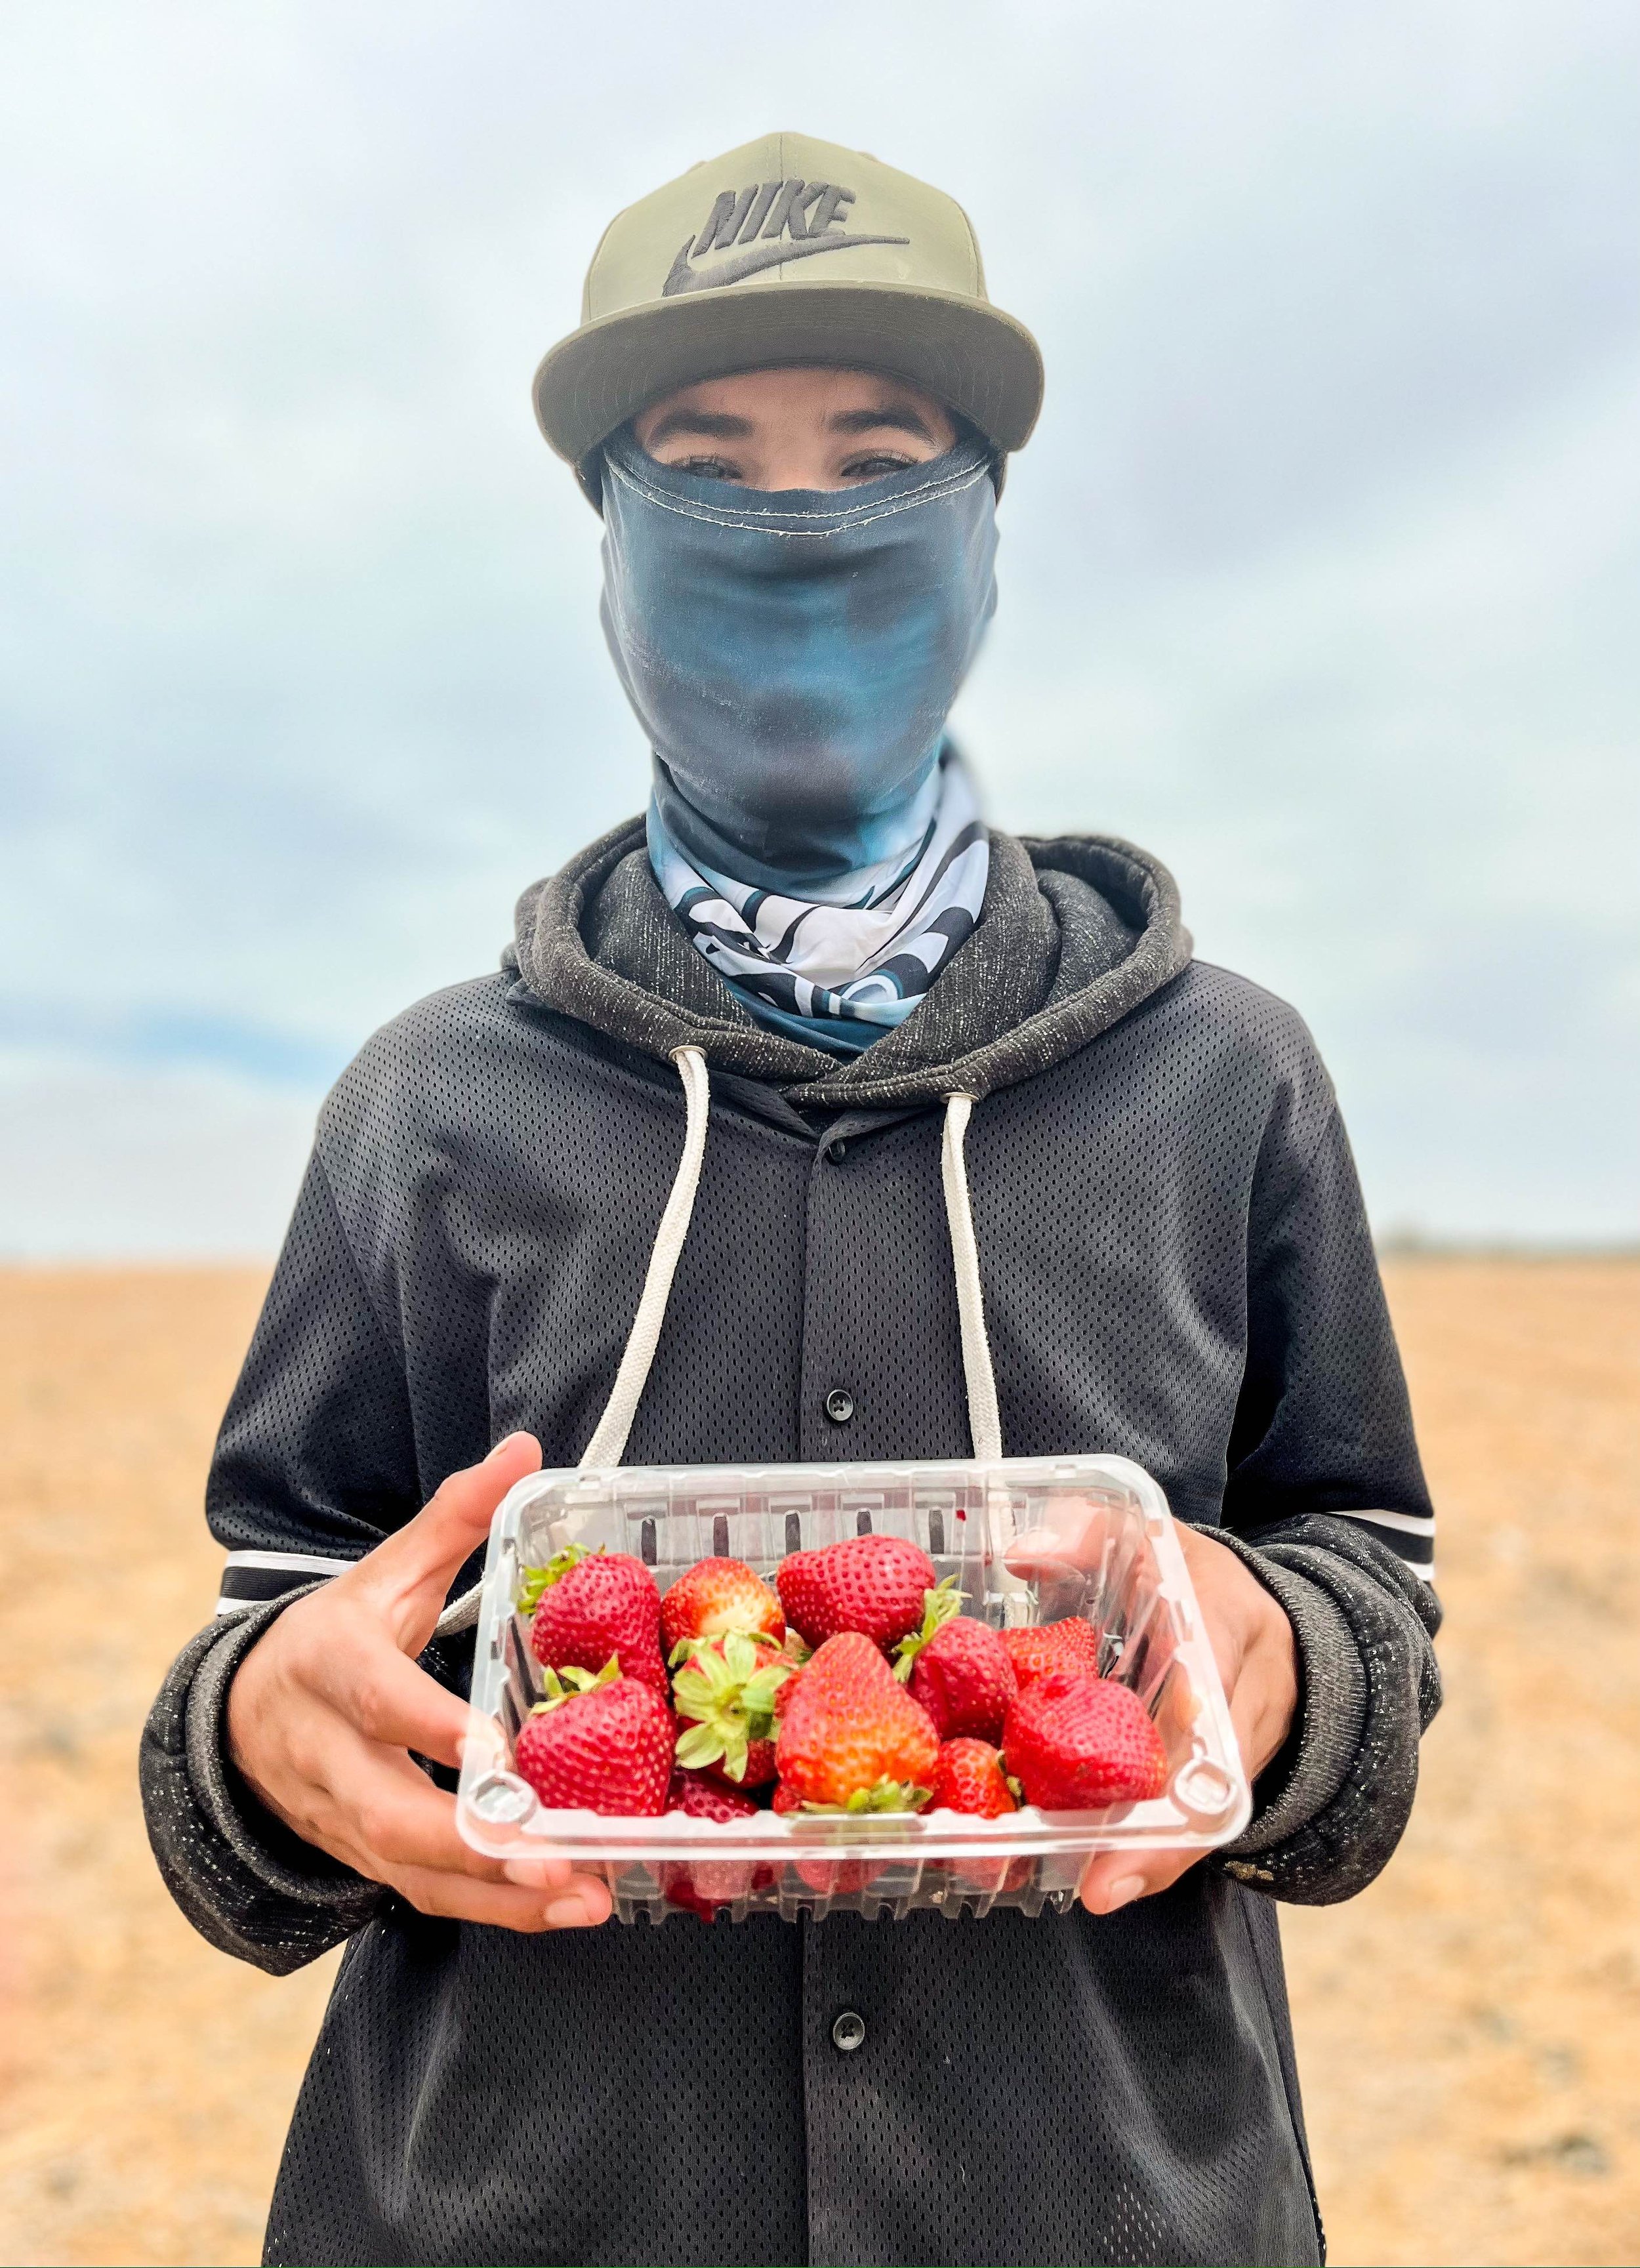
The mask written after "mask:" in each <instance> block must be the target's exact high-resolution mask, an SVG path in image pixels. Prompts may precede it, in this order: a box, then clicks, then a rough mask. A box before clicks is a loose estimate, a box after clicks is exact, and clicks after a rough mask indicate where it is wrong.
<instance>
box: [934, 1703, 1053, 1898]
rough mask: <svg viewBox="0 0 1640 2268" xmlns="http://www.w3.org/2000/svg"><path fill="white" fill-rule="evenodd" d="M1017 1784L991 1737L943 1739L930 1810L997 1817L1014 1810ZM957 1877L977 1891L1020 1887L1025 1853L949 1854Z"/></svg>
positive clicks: (1026, 1871) (1026, 1870)
mask: <svg viewBox="0 0 1640 2268" xmlns="http://www.w3.org/2000/svg"><path fill="white" fill-rule="evenodd" d="M1018 1797H1019V1782H1018V1781H1017V1780H1015V1781H1012V1782H1010V1780H1009V1778H1008V1776H1007V1774H1006V1773H1005V1772H1004V1770H1003V1760H1002V1757H1001V1756H1000V1754H999V1753H998V1751H997V1749H994V1748H993V1747H992V1746H991V1744H990V1742H989V1741H969V1740H956V1741H946V1742H944V1743H943V1744H942V1745H941V1748H940V1751H939V1763H938V1765H937V1766H936V1767H935V1771H934V1793H933V1795H932V1797H931V1798H930V1801H929V1809H930V1811H964V1812H967V1814H968V1815H969V1816H970V1817H972V1818H977V1819H1000V1818H1002V1817H1003V1816H1004V1814H1005V1813H1007V1812H1010V1811H1018V1809H1019V1800H1018ZM947 1864H948V1865H949V1867H950V1868H951V1871H952V1874H954V1875H955V1876H956V1878H957V1880H958V1881H960V1882H962V1883H964V1884H966V1885H967V1887H968V1888H969V1889H975V1890H989V1892H990V1894H991V1895H992V1896H993V1897H994V1896H996V1895H997V1892H998V1891H1001V1890H1017V1889H1023V1888H1024V1886H1025V1884H1026V1882H1028V1881H1030V1879H1031V1866H1032V1861H1031V1860H1030V1859H1028V1858H1025V1857H1018V1858H1012V1859H1010V1858H1007V1857H999V1858H996V1859H950V1860H948V1861H947Z"/></svg>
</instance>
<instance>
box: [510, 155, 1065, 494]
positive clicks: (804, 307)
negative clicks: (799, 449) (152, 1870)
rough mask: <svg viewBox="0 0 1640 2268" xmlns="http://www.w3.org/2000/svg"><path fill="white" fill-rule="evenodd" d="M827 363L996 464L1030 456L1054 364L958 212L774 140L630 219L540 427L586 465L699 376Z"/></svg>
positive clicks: (701, 174) (588, 291) (552, 358)
mask: <svg viewBox="0 0 1640 2268" xmlns="http://www.w3.org/2000/svg"><path fill="white" fill-rule="evenodd" d="M797 363H816V364H824V365H832V366H834V367H842V368H860V369H864V370H880V371H887V372H891V373H892V374H893V375H894V377H896V378H904V379H909V380H911V382H912V383H913V384H914V385H916V386H920V387H923V388H925V389H926V391H927V392H928V393H930V394H934V395H936V396H937V397H938V400H940V401H944V402H945V404H946V405H947V407H948V408H950V409H954V410H956V411H957V412H958V413H959V414H960V416H964V417H966V418H967V419H968V420H969V421H970V423H973V424H974V425H976V426H977V427H978V428H979V430H980V431H981V432H982V433H983V434H984V435H985V437H986V438H987V439H988V440H989V441H990V442H992V443H993V444H994V445H995V446H996V447H997V448H998V449H999V450H1004V451H1005V450H1010V449H1018V448H1021V447H1023V446H1024V444H1025V443H1026V440H1027V439H1028V438H1029V437H1030V432H1031V428H1032V427H1033V425H1034V424H1035V423H1036V414H1037V411H1038V410H1039V409H1040V408H1041V401H1042V357H1041V353H1040V352H1039V350H1038V348H1037V344H1036V341H1035V340H1034V339H1033V337H1032V336H1031V334H1030V332H1029V331H1027V330H1026V328H1025V326H1024V324H1023V323H1019V322H1016V321H1015V320H1014V318H1013V317H1012V316H1011V315H1004V313H1003V312H1002V310H1001V309H1000V308H999V307H993V306H992V305H991V303H990V301H989V298H987V297H986V292H985V270H984V269H983V267H982V264H981V261H980V247H979V245H978V244H977V242H976V241H975V239H974V231H973V228H972V227H971V225H969V221H968V217H967V214H966V213H965V212H964V211H963V210H962V208H961V206H960V204H958V203H956V201H955V199H954V198H952V197H948V196H946V195H944V194H943V192H941V191H940V190H938V189H932V188H929V186H928V184H927V183H926V182H925V181H918V180H913V179H912V177H911V175H910V174H909V173H896V172H895V171H894V167H893V166H885V165H881V164H879V161H878V159H876V158H868V157H866V156H865V155H864V152H863V151H858V150H842V149H839V148H838V147H837V145H836V144H835V143H831V142H816V141H814V140H813V139H812V138H811V137H810V136H808V135H806V134H766V135H764V136H762V138H761V140H759V141H756V142H747V143H745V144H742V146H741V147H740V148H739V149H738V150H731V151H727V152H726V154H725V155H724V156H723V157H721V158H709V159H708V160H707V162H706V163H705V164H704V165H702V166H693V167H691V169H690V170H689V172H688V173H684V174H681V175H680V177H679V179H678V180H675V181H668V182H667V184H666V188H661V189H656V190H655V191H653V193H652V194H651V195H649V196H647V197H642V198H640V199H639V201H638V203H636V204H634V205H629V206H628V207H627V209H626V210H625V211H624V212H621V213H617V214H616V216H615V217H614V220H612V221H611V222H610V224H609V226H608V227H607V229H606V230H605V231H604V235H603V240H602V242H601V243H600V244H599V247H598V249H597V251H596V252H595V253H594V254H592V266H591V267H590V268H589V269H587V271H586V288H585V291H584V292H583V293H582V298H581V320H580V325H579V328H577V329H576V330H573V331H571V332H570V335H569V336H568V338H564V339H561V340H560V341H559V342H558V344H557V345H556V346H555V347H554V348H553V349H552V350H551V352H550V353H549V354H548V356H547V357H546V359H545V361H544V362H543V363H542V364H541V368H540V369H539V370H538V371H537V372H536V373H535V386H534V394H535V415H536V416H537V418H538V419H539V420H540V423H541V431H542V432H543V433H544V434H545V435H546V436H547V438H548V441H549V442H550V443H551V445H552V446H553V447H554V448H555V450H556V451H557V453H558V454H559V455H560V456H561V457H564V458H567V459H568V460H569V461H570V463H571V464H572V465H576V466H577V467H579V466H581V465H582V464H583V463H584V460H585V458H586V457H587V455H588V453H589V452H590V451H592V450H593V449H595V448H596V447H597V446H598V445H599V442H600V441H603V440H605V439H607V438H608V436H609V435H610V434H611V433H613V432H614V430H615V428H616V427H617V426H619V425H623V424H625V423H626V421H627V419H628V418H629V417H630V416H634V415H635V414H636V411H638V410H639V409H643V406H644V404H645V403H646V402H650V401H654V400H655V399H656V397H657V396H658V395H659V394H670V393H671V392H672V391H673V388H674V387H680V386H688V385H691V384H693V383H694V381H695V379H702V378H723V377H725V376H727V375H728V374H729V372H732V371H738V370H758V369H762V368H764V367H766V366H768V365H771V364H786V365H791V364H797Z"/></svg>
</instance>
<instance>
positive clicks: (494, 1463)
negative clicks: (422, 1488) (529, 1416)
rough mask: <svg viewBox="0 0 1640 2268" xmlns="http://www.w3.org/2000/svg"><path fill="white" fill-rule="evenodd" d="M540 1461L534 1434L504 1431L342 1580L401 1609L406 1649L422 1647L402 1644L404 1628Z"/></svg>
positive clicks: (440, 1596) (437, 1594) (444, 1585)
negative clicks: (504, 1434)
mask: <svg viewBox="0 0 1640 2268" xmlns="http://www.w3.org/2000/svg"><path fill="white" fill-rule="evenodd" d="M540 1469H541V1443H540V1442H539V1441H538V1440H536V1439H535V1437H534V1435H533V1433H509V1434H508V1435H507V1437H506V1439H505V1440H503V1441H497V1442H496V1446H495V1447H494V1448H493V1449H492V1450H491V1451H490V1453H489V1455H488V1456H487V1457H486V1458H485V1460H484V1462H483V1463H482V1465H468V1466H467V1467H465V1468H464V1469H462V1470H461V1471H460V1472H457V1473H452V1474H451V1475H450V1476H449V1477H448V1479H447V1480H445V1483H444V1484H443V1485H442V1486H441V1487H440V1488H439V1489H438V1491H437V1492H436V1493H435V1494H434V1495H433V1496H432V1497H431V1498H430V1499H429V1500H428V1502H427V1503H426V1504H425V1505H424V1506H423V1507H422V1509H421V1511H420V1512H418V1513H416V1517H415V1519H414V1520H409V1521H406V1522H405V1524H404V1526H403V1527H402V1528H400V1529H399V1531H398V1533H397V1534H396V1535H390V1536H388V1537H387V1538H386V1541H385V1542H384V1543H379V1544H378V1545H377V1546H376V1549H375V1550H373V1551H371V1552H370V1553H368V1554H367V1555H366V1556H365V1557H364V1558H363V1559H361V1560H360V1562H359V1564H358V1566H357V1570H356V1571H354V1572H353V1573H352V1575H351V1576H349V1577H344V1578H343V1579H342V1580H344V1581H348V1582H349V1583H350V1585H351V1587H353V1588H354V1589H355V1590H362V1591H367V1592H370V1593H372V1594H375V1595H376V1596H378V1597H379V1599H380V1600H381V1601H382V1602H383V1603H384V1604H386V1606H387V1607H388V1608H389V1610H390V1611H391V1610H392V1609H394V1608H397V1609H399V1610H400V1614H401V1616H403V1617H404V1619H405V1629H406V1637H405V1638H404V1640H403V1642H404V1643H405V1644H406V1646H407V1649H408V1650H409V1651H413V1652H416V1653H419V1652H420V1651H421V1647H420V1646H415V1647H409V1646H408V1635H409V1632H410V1630H411V1626H412V1625H413V1624H416V1623H417V1622H418V1621H419V1619H420V1614H421V1613H422V1612H424V1611H425V1609H426V1608H427V1606H428V1605H429V1604H430V1603H431V1602H433V1601H435V1600H436V1602H437V1605H438V1606H440V1607H441V1606H442V1605H443V1603H444V1595H445V1592H446V1591H447V1590H448V1589H449V1587H450V1584H451V1582H452V1579H453V1578H454V1576H455V1574H456V1572H457V1571H458V1570H459V1569H460V1566H461V1565H462V1562H463V1561H464V1560H467V1559H469V1558H471V1557H472V1555H473V1553H474V1551H476V1550H478V1549H479V1547H480V1545H481V1544H482V1543H483V1542H484V1540H485V1538H486V1536H487V1535H489V1523H490V1521H491V1520H492V1519H493V1518H494V1516H495V1511H496V1506H497V1505H498V1504H499V1503H500V1502H501V1499H502V1498H503V1497H504V1496H505V1494H506V1493H507V1491H508V1490H509V1489H510V1488H511V1487H512V1486H513V1485H514V1484H515V1483H516V1482H518V1481H521V1480H522V1479H523V1478H524V1476H525V1475H526V1473H533V1472H539V1470H540ZM407 1610H408V1611H407ZM425 1643H426V1639H425V1638H423V1640H422V1644H423V1645H424V1644H425Z"/></svg>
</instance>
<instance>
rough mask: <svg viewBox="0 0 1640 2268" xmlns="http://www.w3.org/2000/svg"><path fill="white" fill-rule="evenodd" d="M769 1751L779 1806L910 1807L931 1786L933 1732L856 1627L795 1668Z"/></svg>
mask: <svg viewBox="0 0 1640 2268" xmlns="http://www.w3.org/2000/svg"><path fill="white" fill-rule="evenodd" d="M863 1540H869V1539H863ZM938 1756H939V1735H938V1734H937V1733H936V1732H935V1730H934V1727H933V1726H932V1724H931V1723H930V1720H929V1716H928V1712H927V1711H926V1710H925V1709H923V1708H922V1707H920V1706H919V1705H918V1704H917V1703H916V1702H915V1701H914V1700H913V1699H912V1698H911V1697H910V1695H909V1694H908V1692H907V1691H906V1690H904V1688H903V1687H902V1686H901V1685H899V1684H897V1683H895V1680H894V1672H893V1670H891V1669H890V1668H889V1667H888V1664H887V1663H886V1661H884V1659H883V1657H882V1655H881V1654H880V1653H879V1652H878V1650H877V1648H876V1646H873V1645H872V1643H871V1639H870V1638H867V1637H866V1636H865V1634H864V1631H842V1632H840V1633H839V1635H838V1636H837V1637H835V1638H827V1640H826V1642H825V1644H824V1645H823V1646H820V1647H819V1649H818V1650H817V1651H816V1653H815V1655H814V1659H813V1661H811V1662H810V1663H809V1665H808V1667H807V1668H806V1669H805V1671H804V1672H803V1676H802V1680H801V1682H800V1683H799V1685H798V1690H797V1692H796V1693H795V1694H794V1695H793V1697H792V1698H791V1702H790V1703H789V1705H788V1706H787V1708H786V1712H785V1714H784V1716H783V1718H782V1719H781V1720H780V1734H779V1739H778V1742H777V1744H776V1760H777V1762H778V1764H779V1767H780V1781H781V1794H782V1795H783V1797H784V1798H785V1802H784V1803H783V1805H782V1807H781V1808H783V1809H790V1808H791V1806H792V1804H793V1803H794V1802H795V1803H798V1804H802V1805H804V1806H805V1807H806V1808H811V1809H814V1810H823V1811H916V1810H918V1809H919V1808H921V1807H922V1805H923V1804H924V1803H926V1802H927V1801H928V1795H929V1790H930V1787H931V1786H933V1773H934V1766H935V1764H936V1762H937V1761H938Z"/></svg>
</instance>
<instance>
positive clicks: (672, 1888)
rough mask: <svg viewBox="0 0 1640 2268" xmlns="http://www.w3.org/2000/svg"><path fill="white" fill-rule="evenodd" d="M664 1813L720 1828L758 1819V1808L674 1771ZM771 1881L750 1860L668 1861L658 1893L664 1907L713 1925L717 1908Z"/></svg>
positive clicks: (767, 1873) (712, 1783)
mask: <svg viewBox="0 0 1640 2268" xmlns="http://www.w3.org/2000/svg"><path fill="white" fill-rule="evenodd" d="M666 1809H667V1810H668V1812H673V1811H681V1812H685V1813H687V1814H688V1816H689V1817H690V1818H691V1819H703V1820H710V1821H711V1822H713V1823H715V1824H716V1825H718V1826H728V1825H732V1823H733V1822H734V1821H736V1820H737V1819H755V1818H756V1817H757V1816H758V1808H757V1806H756V1804H754V1803H753V1802H752V1801H751V1800H749V1799H748V1798H747V1797H746V1796H744V1795H736V1794H734V1793H732V1791H731V1790H730V1789H728V1788H726V1787H720V1786H718V1785H717V1782H716V1781H714V1780H710V1779H708V1778H704V1777H703V1776H702V1774H701V1773H699V1772H690V1771H674V1772H673V1776H672V1785H671V1786H670V1787H669V1788H668V1790H667V1792H666ZM773 1880H774V1873H773V1869H772V1868H770V1867H758V1866H754V1864H753V1862H752V1861H751V1860H750V1859H689V1860H688V1863H687V1864H685V1863H683V1862H680V1861H676V1860H670V1859H669V1860H668V1861H667V1863H666V1865H665V1866H663V1867H662V1868H661V1869H660V1888H661V1894H662V1896H664V1897H665V1898H666V1903H667V1904H668V1905H673V1906H680V1907H681V1908H682V1909H683V1911H685V1912H686V1913H692V1914H697V1915H698V1916H699V1917H700V1918H701V1919H702V1921H712V1920H715V1919H716V1918H717V1909H718V1907H719V1906H730V1905H732V1904H734V1902H735V1900H736V1899H737V1898H743V1897H746V1896H749V1894H750V1893H751V1892H752V1891H753V1890H754V1889H760V1888H761V1887H762V1884H763V1883H764V1882H766V1881H773Z"/></svg>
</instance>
